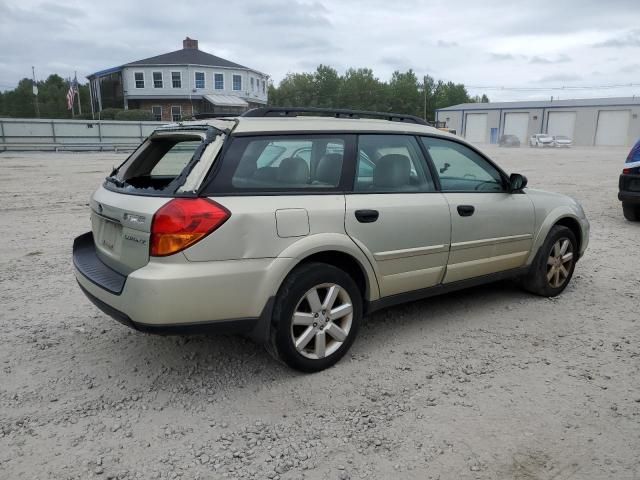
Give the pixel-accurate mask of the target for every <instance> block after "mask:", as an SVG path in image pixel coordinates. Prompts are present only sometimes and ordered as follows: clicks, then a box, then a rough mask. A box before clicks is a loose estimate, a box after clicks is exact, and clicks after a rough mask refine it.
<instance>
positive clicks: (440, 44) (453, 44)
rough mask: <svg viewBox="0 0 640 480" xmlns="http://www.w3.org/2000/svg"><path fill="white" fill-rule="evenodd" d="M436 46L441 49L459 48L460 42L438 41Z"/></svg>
mask: <svg viewBox="0 0 640 480" xmlns="http://www.w3.org/2000/svg"><path fill="white" fill-rule="evenodd" d="M436 45H437V46H438V47H441V48H452V47H458V46H459V45H458V42H447V41H446V40H438V42H437V43H436Z"/></svg>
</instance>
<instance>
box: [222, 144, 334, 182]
mask: <svg viewBox="0 0 640 480" xmlns="http://www.w3.org/2000/svg"><path fill="white" fill-rule="evenodd" d="M344 151H345V140H344V139H343V138H340V137H328V136H327V137H325V136H312V137H309V136H307V137H303V136H299V137H298V136H295V137H286V138H282V137H253V138H240V139H237V140H235V141H234V143H233V145H232V147H231V148H230V150H229V152H228V154H227V155H228V157H227V158H239V161H238V162H237V164H236V165H234V166H233V167H232V170H231V171H230V175H229V177H230V178H229V180H230V181H227V180H224V179H223V180H222V181H223V182H225V183H226V182H229V183H230V187H231V188H232V189H242V190H249V189H251V190H276V191H277V190H292V189H293V190H313V189H318V190H323V189H324V190H326V189H335V188H337V187H338V185H339V184H340V179H341V178H342V170H343V168H342V166H343V160H344ZM223 177H224V176H223Z"/></svg>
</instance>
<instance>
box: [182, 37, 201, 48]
mask: <svg viewBox="0 0 640 480" xmlns="http://www.w3.org/2000/svg"><path fill="white" fill-rule="evenodd" d="M182 48H185V49H187V48H188V49H192V50H198V40H194V39H193V38H189V37H187V38H185V39H184V40H183V41H182Z"/></svg>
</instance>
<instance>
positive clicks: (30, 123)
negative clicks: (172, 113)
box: [0, 118, 164, 152]
mask: <svg viewBox="0 0 640 480" xmlns="http://www.w3.org/2000/svg"><path fill="white" fill-rule="evenodd" d="M161 125H164V122H144V121H121V120H49V119H46V120H45V119H35V118H0V152H1V151H8V150H23V151H29V150H49V151H50V150H54V151H58V150H85V151H86V150H100V151H102V150H116V151H117V150H125V149H132V148H135V147H136V146H137V145H138V144H139V143H140V142H142V141H143V140H144V139H145V138H146V137H147V136H148V135H149V134H150V133H151V132H152V131H153V130H154V129H156V128H157V127H159V126H161Z"/></svg>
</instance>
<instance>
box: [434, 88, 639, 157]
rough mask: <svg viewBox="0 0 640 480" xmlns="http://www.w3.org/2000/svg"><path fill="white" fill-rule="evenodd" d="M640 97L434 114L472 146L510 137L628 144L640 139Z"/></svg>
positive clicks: (464, 107)
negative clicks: (538, 136)
mask: <svg viewBox="0 0 640 480" xmlns="http://www.w3.org/2000/svg"><path fill="white" fill-rule="evenodd" d="M638 115H640V98H638V97H621V98H585V99H576V100H555V101H532V102H499V103H463V104H460V105H454V106H451V107H447V108H441V109H439V110H436V120H437V121H438V122H444V124H445V125H446V127H448V128H451V129H454V130H455V131H456V133H457V134H458V135H461V136H463V137H465V138H466V139H467V140H469V141H470V142H473V143H498V139H499V138H500V137H501V136H502V135H506V134H511V135H516V136H517V137H518V138H520V142H521V143H522V144H525V143H526V142H527V139H528V138H529V137H530V136H531V135H533V134H536V133H548V134H550V135H566V136H567V137H571V138H572V139H573V142H574V145H621V146H628V145H632V144H634V143H635V142H636V141H637V140H638V139H640V118H639V117H638Z"/></svg>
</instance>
